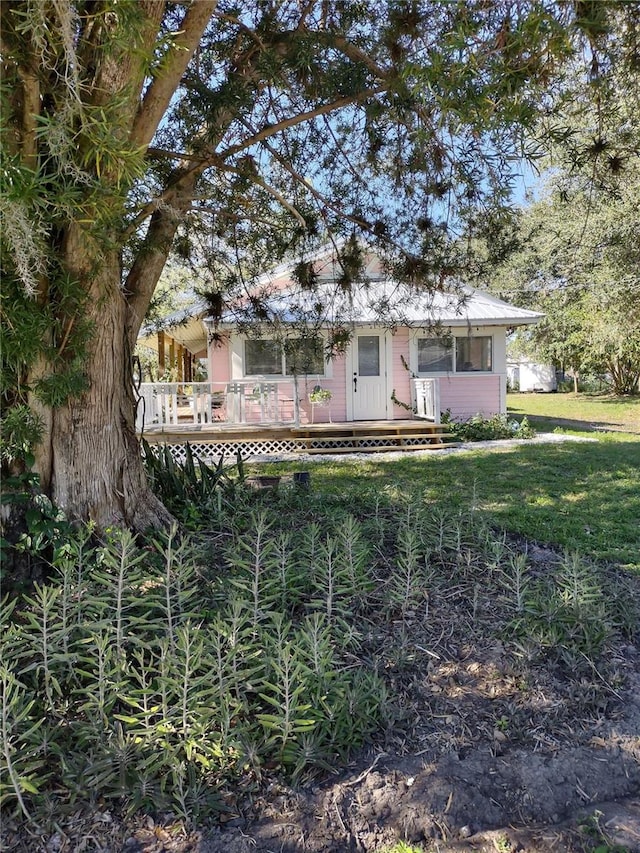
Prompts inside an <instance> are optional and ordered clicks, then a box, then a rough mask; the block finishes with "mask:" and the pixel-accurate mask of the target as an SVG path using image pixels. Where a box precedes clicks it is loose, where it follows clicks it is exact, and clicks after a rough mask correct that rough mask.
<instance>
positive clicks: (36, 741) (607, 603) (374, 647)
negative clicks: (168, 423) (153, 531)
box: [0, 458, 635, 826]
mask: <svg viewBox="0 0 640 853" xmlns="http://www.w3.org/2000/svg"><path fill="white" fill-rule="evenodd" d="M153 464H154V465H155V466H157V469H158V470H157V476H156V478H155V480H154V482H155V483H156V485H157V486H158V484H159V483H162V484H163V485H162V486H158V487H159V488H161V489H165V488H169V484H170V482H172V478H175V479H176V481H177V482H178V483H181V484H182V485H181V486H176V489H177V494H178V495H179V499H178V498H176V501H175V503H174V508H177V509H182V510H183V512H184V515H183V517H184V518H185V519H186V520H187V521H190V522H191V523H192V522H193V521H194V519H196V518H198V519H199V524H200V525H201V526H202V527H203V528H204V529H205V530H206V531H207V533H206V535H202V536H201V537H199V538H198V539H197V542H196V540H195V539H194V538H193V537H190V538H185V537H181V536H179V535H178V533H177V531H176V530H173V531H170V532H169V533H168V534H167V535H166V536H164V537H158V538H156V539H155V540H149V541H147V542H143V543H141V542H139V541H135V540H134V539H133V537H132V536H131V535H129V534H127V533H126V532H120V531H113V532H111V533H110V534H109V535H108V536H107V538H106V539H105V541H103V542H97V541H96V539H95V536H93V535H92V531H90V530H87V531H76V532H75V533H73V534H69V535H68V536H67V538H66V541H65V542H64V544H63V545H61V546H60V547H56V549H55V550H54V552H53V561H52V569H51V572H50V577H49V579H48V581H47V582H46V583H41V584H39V585H34V586H33V587H32V588H31V589H30V590H28V591H27V592H25V593H21V594H17V593H16V594H15V596H14V597H13V598H12V599H10V600H9V599H7V600H5V602H4V606H3V608H2V613H1V614H0V658H1V660H2V667H1V668H0V690H1V691H2V696H1V697H0V698H2V709H1V712H0V713H1V726H0V779H1V782H0V804H1V805H2V807H3V809H4V810H6V811H7V812H10V813H13V814H14V815H17V816H21V819H23V820H28V821H31V822H32V823H34V824H38V825H40V826H44V825H47V823H50V822H51V820H53V817H52V815H53V813H54V812H55V815H56V819H57V818H58V817H59V816H61V815H64V813H65V811H69V812H71V811H73V810H74V809H77V808H78V807H79V806H80V805H81V804H87V803H88V804H92V803H93V804H96V803H98V802H103V801H105V800H107V801H112V802H114V803H116V804H118V806H119V807H120V808H121V809H123V810H125V811H128V812H132V811H135V810H138V809H140V808H145V809H150V810H153V811H154V812H155V811H162V810H165V809H166V810H171V811H172V812H173V813H174V814H176V815H180V816H182V817H183V818H185V819H188V820H192V819H198V818H199V817H201V816H203V815H204V814H206V813H210V812H212V811H215V810H216V809H218V808H221V807H222V803H221V798H220V793H221V792H222V791H223V790H224V789H225V787H227V786H230V785H234V786H238V785H243V784H248V785H254V784H255V783H256V782H257V781H259V780H260V778H261V777H262V776H264V774H265V773H272V772H275V771H279V772H282V773H285V774H286V775H287V776H288V777H289V778H290V779H293V780H296V781H297V780H302V779H305V778H307V777H309V776H311V775H313V774H314V773H316V772H318V770H321V769H326V768H329V767H335V765H336V762H338V761H340V760H342V759H343V758H344V757H345V756H347V755H348V754H349V752H350V751H352V750H353V749H356V748H358V746H360V745H362V744H364V743H365V742H366V741H367V740H368V739H370V738H371V737H373V736H374V735H375V733H376V732H377V731H380V730H381V729H382V728H385V727H386V729H387V731H389V730H390V729H391V728H392V726H391V725H390V724H391V723H392V722H394V721H395V720H396V719H398V717H399V715H401V713H402V711H401V710H398V708H399V705H400V704H401V702H402V700H399V702H397V701H396V699H395V697H394V696H393V695H392V691H391V690H390V689H389V685H393V690H394V691H398V690H399V689H401V682H402V677H403V672H402V667H403V666H404V665H405V664H404V662H406V666H407V668H408V669H407V672H408V670H409V668H410V667H414V668H415V669H414V674H413V675H412V674H411V673H409V672H408V679H407V684H408V685H410V688H408V689H411V690H413V685H414V683H415V682H414V679H415V677H416V675H415V673H418V675H419V677H420V678H421V679H422V678H424V677H426V676H425V672H426V671H427V667H426V664H427V662H428V661H431V660H434V659H440V654H445V653H446V651H444V652H443V651H442V648H441V647H439V648H440V654H435V655H434V654H431V655H429V651H430V649H429V646H437V644H438V643H441V642H445V643H446V637H447V636H449V635H451V634H452V633H453V632H455V633H456V634H457V635H459V636H460V637H462V636H465V632H466V635H467V636H472V635H473V634H474V632H483V631H484V632H485V634H484V635H483V634H481V633H479V634H478V635H479V636H486V633H487V632H490V635H491V636H492V637H494V638H498V637H499V638H501V639H502V640H503V642H506V643H511V646H512V648H514V649H516V651H517V650H518V649H519V647H520V646H521V645H523V644H524V643H525V642H526V643H528V644H529V645H530V648H531V649H532V653H533V654H534V655H538V656H540V657H550V656H553V657H554V659H557V660H559V661H561V662H566V663H572V664H573V663H575V661H576V660H579V661H581V662H585V661H588V662H589V663H590V665H592V666H594V665H595V662H597V660H598V656H599V655H602V654H603V653H604V652H605V650H606V648H607V643H608V641H609V638H610V636H611V635H612V634H613V632H615V631H618V632H621V631H624V632H627V633H628V634H629V636H631V634H632V632H633V630H634V625H635V622H634V619H635V617H634V615H633V614H632V608H631V606H630V603H629V597H628V596H625V594H624V590H623V589H622V587H620V589H619V590H616V589H614V588H613V587H612V586H611V584H610V583H608V582H605V580H606V579H605V578H604V577H603V576H602V575H600V574H599V573H598V571H597V570H596V569H595V568H594V567H592V566H590V565H589V564H588V563H586V562H584V561H582V560H580V558H578V557H574V556H573V555H570V556H567V557H566V558H565V559H564V560H563V561H561V562H560V563H559V564H558V565H557V566H554V567H552V568H550V569H549V570H548V571H546V572H541V571H539V570H538V569H537V568H536V570H535V571H534V570H533V569H532V568H531V567H530V566H529V564H528V561H527V558H526V555H522V554H518V553H516V552H515V551H514V549H513V548H511V546H510V545H509V543H508V542H507V541H506V539H505V537H504V536H500V535H499V534H495V532H493V531H492V530H491V529H490V528H489V527H488V526H487V524H486V522H485V521H483V519H482V518H481V517H480V516H479V515H478V514H477V513H476V512H469V513H466V514H465V513H461V512H459V511H457V510H456V511H451V510H446V509H442V508H439V507H436V506H434V505H433V504H430V503H428V502H427V501H425V500H423V499H422V497H421V496H420V495H419V494H416V495H405V496H398V495H391V494H390V493H386V492H385V493H382V494H381V493H379V494H377V495H376V496H375V499H374V498H372V497H371V496H370V495H369V496H366V499H365V500H363V501H361V502H359V501H354V500H350V501H346V500H344V499H343V498H342V497H341V496H338V497H337V498H335V499H331V498H329V497H327V496H326V495H324V494H321V493H318V494H314V493H313V490H312V491H311V492H308V493H306V494H305V495H304V497H303V498H301V496H300V493H299V491H296V490H295V489H294V488H291V489H287V488H283V487H281V488H280V489H279V490H278V491H277V492H271V493H269V494H268V500H266V499H265V494H264V493H263V492H260V491H258V492H256V491H252V490H251V489H249V488H248V487H246V486H244V485H243V484H242V481H241V480H240V479H234V480H231V481H230V482H229V483H227V480H226V479H225V478H227V476H228V475H227V474H224V473H223V472H222V470H221V469H220V470H219V471H218V470H217V469H216V470H217V475H216V477H214V476H213V475H212V477H211V478H210V479H209V480H208V481H207V482H208V485H206V484H203V482H202V471H200V473H198V468H197V467H196V465H195V463H193V460H191V462H189V461H187V463H186V466H185V467H184V470H182V469H181V468H180V467H179V466H176V465H175V463H173V462H171V463H168V462H167V464H166V468H167V470H162V464H161V460H158V459H157V458H156V461H155V462H154V463H153ZM185 472H189V473H185ZM218 475H219V476H218ZM219 494H222V496H223V497H222V499H221V500H218V495H219ZM196 499H197V500H201V501H202V503H199V504H194V505H193V506H189V505H188V504H189V502H190V501H195V500H196ZM432 622H433V626H432ZM430 632H431V633H430ZM447 632H448V633H447ZM418 636H419V641H418V642H416V638H417V637H418ZM421 643H422V644H423V645H422V647H421V645H420V644H421ZM425 643H426V644H427V645H424V644H425ZM421 649H422V650H421ZM445 649H446V647H445ZM421 654H423V655H426V656H427V657H428V661H427V658H425V657H422V658H420V655H421ZM52 804H54V806H53V807H52Z"/></svg>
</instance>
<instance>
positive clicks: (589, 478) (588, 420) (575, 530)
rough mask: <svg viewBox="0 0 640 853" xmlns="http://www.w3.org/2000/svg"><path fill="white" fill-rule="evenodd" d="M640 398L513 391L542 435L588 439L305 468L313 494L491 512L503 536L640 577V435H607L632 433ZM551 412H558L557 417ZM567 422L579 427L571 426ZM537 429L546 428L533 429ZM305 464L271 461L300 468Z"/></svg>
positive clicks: (281, 468) (286, 468) (514, 405)
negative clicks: (419, 500) (416, 498)
mask: <svg viewBox="0 0 640 853" xmlns="http://www.w3.org/2000/svg"><path fill="white" fill-rule="evenodd" d="M639 404H640V401H638V400H629V401H622V402H620V401H615V400H612V399H610V398H603V397H598V398H585V397H584V395H581V396H580V397H579V398H576V397H575V396H574V395H572V394H566V395H565V394H528V395H527V394H522V395H521V394H515V395H510V397H509V407H510V411H512V412H513V413H514V414H516V415H517V416H520V415H524V414H526V415H527V416H531V420H532V421H534V419H537V418H540V419H541V420H542V419H543V418H544V427H543V428H544V429H545V430H553V428H554V427H556V426H557V425H558V421H559V419H560V420H561V422H562V424H561V425H562V430H563V431H566V432H576V433H580V434H582V435H589V436H590V437H591V438H593V439H595V440H593V441H589V442H574V441H566V442H562V443H558V444H529V443H525V442H523V443H522V444H517V445H516V446H512V447H502V448H499V449H496V448H492V449H489V448H486V449H483V448H482V445H481V444H478V445H477V447H474V449H473V450H470V451H460V452H457V453H452V454H442V455H440V454H439V453H438V452H433V453H431V454H428V455H420V456H419V455H413V454H406V456H404V457H402V458H400V459H394V460H389V459H385V458H384V457H377V456H375V455H374V454H372V455H371V456H370V457H367V458H366V459H359V460H346V459H345V460H340V461H337V462H336V461H333V460H331V461H329V460H322V459H318V460H317V461H314V462H312V463H304V467H308V468H309V469H310V470H311V472H312V473H311V477H312V484H313V489H314V491H317V492H325V493H327V495H332V496H342V497H343V498H344V499H345V500H346V501H347V502H348V500H349V496H350V495H351V496H353V497H354V498H355V497H356V495H357V496H358V497H361V496H364V494H365V493H366V494H367V495H368V497H369V499H370V500H375V499H380V500H383V501H387V500H394V499H395V497H396V496H400V495H402V494H406V493H408V492H413V493H416V494H417V495H420V496H423V497H424V498H426V499H427V500H429V501H433V502H434V503H439V502H446V503H447V505H449V506H453V507H457V508H460V509H461V510H466V509H468V508H469V507H474V508H476V509H478V510H480V511H482V512H484V513H486V514H487V515H488V516H489V517H490V518H491V519H492V521H493V522H495V523H496V524H497V525H500V526H501V527H504V528H505V529H506V530H508V531H510V532H512V533H516V534H520V535H522V536H525V537H527V538H529V539H533V540H536V541H538V542H542V543H547V544H551V545H554V546H559V547H561V548H565V549H569V550H578V551H579V552H580V553H582V554H584V555H586V556H589V557H592V558H594V559H599V560H606V561H610V562H615V563H619V564H621V565H623V566H626V567H628V568H631V569H633V570H635V571H638V572H640V435H639V434H637V433H635V434H634V433H632V432H602V431H601V430H603V429H605V428H606V427H613V429H620V425H622V426H623V427H625V428H626V429H632V427H633V423H634V419H635V418H637V416H638V414H640V405H639ZM554 412H557V413H558V414H557V415H555V416H554ZM567 421H570V422H571V424H572V427H569V426H568V425H567V423H566V422H567ZM536 426H537V428H538V429H540V426H539V425H538V424H536ZM302 467H303V465H302V463H300V462H299V463H286V464H284V463H282V464H279V465H269V466H268V469H269V471H272V470H273V471H274V472H276V471H277V472H280V473H284V472H290V471H294V470H298V471H299V470H301V469H302Z"/></svg>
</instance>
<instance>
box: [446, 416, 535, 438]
mask: <svg viewBox="0 0 640 853" xmlns="http://www.w3.org/2000/svg"><path fill="white" fill-rule="evenodd" d="M441 421H442V423H443V424H449V425H450V429H451V433H452V434H453V435H455V436H456V438H458V439H460V441H495V440H496V439H501V438H533V436H534V435H535V430H534V429H533V428H532V427H531V425H530V423H529V420H528V419H527V417H526V416H525V417H523V418H522V419H521V420H519V421H518V420H516V419H515V418H509V417H508V415H492V416H491V417H489V418H485V417H483V416H482V415H479V414H478V415H474V416H473V417H471V418H469V419H468V420H466V421H462V422H460V421H453V420H452V419H451V413H450V412H449V411H447V412H444V413H443V414H442V416H441Z"/></svg>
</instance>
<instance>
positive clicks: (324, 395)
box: [309, 385, 333, 403]
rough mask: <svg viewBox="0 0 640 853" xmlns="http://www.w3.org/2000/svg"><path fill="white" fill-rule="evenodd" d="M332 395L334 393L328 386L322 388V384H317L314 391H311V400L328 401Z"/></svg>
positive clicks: (317, 401) (312, 401)
mask: <svg viewBox="0 0 640 853" xmlns="http://www.w3.org/2000/svg"><path fill="white" fill-rule="evenodd" d="M332 396H333V394H332V393H331V391H329V389H328V388H322V386H320V385H316V386H315V387H314V389H313V391H310V392H309V402H310V403H328V402H329V400H330V399H331V397H332Z"/></svg>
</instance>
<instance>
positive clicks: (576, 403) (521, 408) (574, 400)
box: [507, 394, 640, 434]
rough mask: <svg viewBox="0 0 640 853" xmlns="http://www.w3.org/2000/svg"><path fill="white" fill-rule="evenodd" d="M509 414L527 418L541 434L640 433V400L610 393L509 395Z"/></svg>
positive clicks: (639, 398)
mask: <svg viewBox="0 0 640 853" xmlns="http://www.w3.org/2000/svg"><path fill="white" fill-rule="evenodd" d="M507 406H508V409H509V413H510V414H513V415H515V416H516V417H518V418H520V417H521V416H522V415H527V417H528V418H529V420H530V421H531V423H532V425H533V426H534V427H535V428H536V429H537V430H539V431H547V430H553V429H555V428H560V429H563V430H566V431H568V432H569V431H570V432H575V431H586V432H592V431H596V432H598V431H609V432H629V433H635V434H640V397H629V398H620V397H612V396H611V395H609V394H508V395H507Z"/></svg>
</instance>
